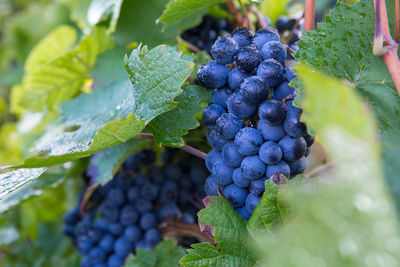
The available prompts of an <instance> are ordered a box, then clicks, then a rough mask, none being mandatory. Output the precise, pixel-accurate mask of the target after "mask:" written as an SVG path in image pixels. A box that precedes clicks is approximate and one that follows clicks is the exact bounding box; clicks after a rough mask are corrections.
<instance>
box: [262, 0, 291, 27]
mask: <svg viewBox="0 0 400 267" xmlns="http://www.w3.org/2000/svg"><path fill="white" fill-rule="evenodd" d="M289 3H290V0H281V1H274V0H264V1H263V2H262V3H261V5H260V11H261V13H263V14H264V15H266V16H268V17H269V18H270V19H271V22H272V23H273V24H274V23H275V21H276V19H277V18H278V17H279V16H281V15H285V14H286V13H287V9H288V8H287V6H288V4H289Z"/></svg>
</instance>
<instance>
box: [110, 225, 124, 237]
mask: <svg viewBox="0 0 400 267" xmlns="http://www.w3.org/2000/svg"><path fill="white" fill-rule="evenodd" d="M108 231H109V232H110V233H111V234H113V235H120V234H122V232H123V231H124V228H123V227H122V225H121V224H120V223H110V224H109V225H108Z"/></svg>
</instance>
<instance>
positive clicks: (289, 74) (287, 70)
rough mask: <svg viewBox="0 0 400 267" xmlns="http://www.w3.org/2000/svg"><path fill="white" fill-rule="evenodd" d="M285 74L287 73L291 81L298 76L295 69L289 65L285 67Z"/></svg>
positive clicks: (287, 77)
mask: <svg viewBox="0 0 400 267" xmlns="http://www.w3.org/2000/svg"><path fill="white" fill-rule="evenodd" d="M285 75H286V79H287V80H288V81H289V82H290V81H291V80H293V79H294V78H296V74H295V73H294V71H293V70H292V69H290V68H288V67H286V68H285Z"/></svg>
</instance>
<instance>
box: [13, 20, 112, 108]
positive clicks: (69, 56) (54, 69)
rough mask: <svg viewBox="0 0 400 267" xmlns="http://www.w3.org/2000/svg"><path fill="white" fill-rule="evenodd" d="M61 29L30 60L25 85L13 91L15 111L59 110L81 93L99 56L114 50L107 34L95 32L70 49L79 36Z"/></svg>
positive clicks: (48, 38)
mask: <svg viewBox="0 0 400 267" xmlns="http://www.w3.org/2000/svg"><path fill="white" fill-rule="evenodd" d="M60 27H61V28H57V29H56V30H55V31H54V32H53V33H51V34H50V35H49V36H47V37H46V38H45V39H44V40H43V41H42V42H41V43H39V45H38V46H37V47H36V48H35V49H34V50H33V52H32V54H31V55H30V57H29V58H28V60H27V65H26V66H25V71H26V73H25V75H24V78H23V80H22V83H21V85H20V86H17V87H14V89H13V91H12V95H11V103H12V107H11V108H12V110H14V111H16V112H21V111H23V110H26V109H27V110H32V111H42V110H44V109H46V108H47V109H50V110H57V109H58V105H59V104H60V103H61V102H63V101H66V100H69V99H71V98H73V97H75V96H76V95H77V94H78V93H79V90H80V89H81V87H82V84H83V81H84V78H85V77H86V76H87V75H88V74H89V72H90V71H91V69H92V66H93V65H94V63H95V62H96V59H97V56H98V55H99V54H100V53H102V52H104V51H105V50H106V49H108V48H110V46H111V42H110V37H109V35H108V34H107V33H106V30H105V29H104V28H93V30H92V32H91V33H90V34H89V35H86V36H85V37H84V38H83V39H82V41H81V42H80V43H79V45H77V46H76V47H75V48H73V49H72V50H71V49H67V48H69V47H70V46H71V44H72V41H75V39H76V32H75V30H73V29H72V28H69V27H67V26H60ZM58 39H60V40H59V41H58Z"/></svg>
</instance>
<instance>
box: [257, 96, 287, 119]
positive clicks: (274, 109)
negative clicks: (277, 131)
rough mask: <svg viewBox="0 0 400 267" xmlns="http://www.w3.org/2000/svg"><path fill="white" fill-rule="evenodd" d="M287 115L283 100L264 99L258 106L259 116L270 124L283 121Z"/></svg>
mask: <svg viewBox="0 0 400 267" xmlns="http://www.w3.org/2000/svg"><path fill="white" fill-rule="evenodd" d="M285 116H286V111H285V107H284V106H283V105H282V103H281V102H279V101H277V100H274V99H269V100H266V101H264V102H263V103H262V104H261V105H260V107H259V108H258V117H260V119H261V120H263V121H265V122H267V123H268V124H270V125H277V124H280V123H282V121H283V120H284V119H285Z"/></svg>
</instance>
